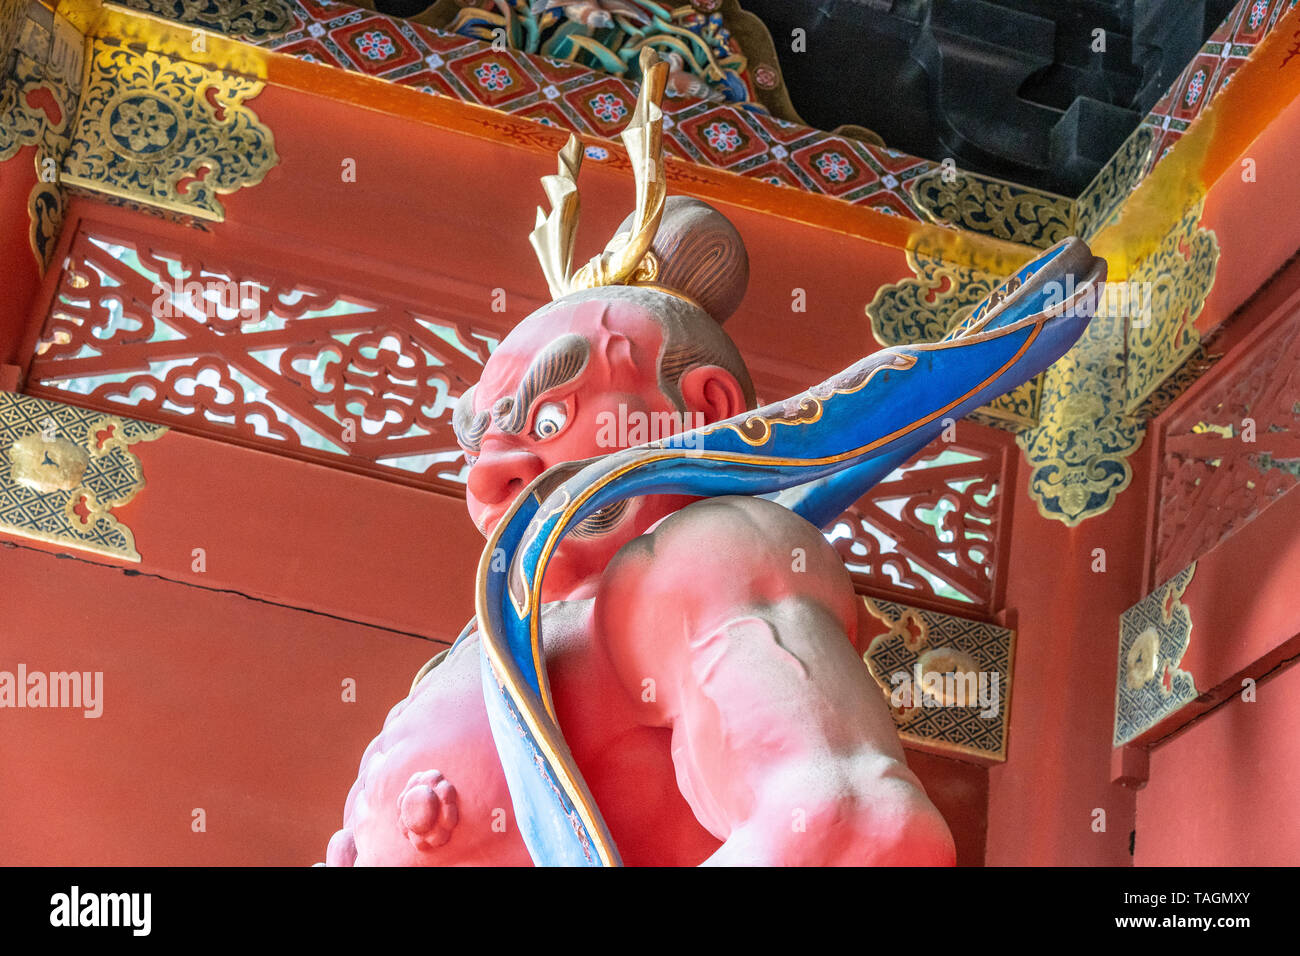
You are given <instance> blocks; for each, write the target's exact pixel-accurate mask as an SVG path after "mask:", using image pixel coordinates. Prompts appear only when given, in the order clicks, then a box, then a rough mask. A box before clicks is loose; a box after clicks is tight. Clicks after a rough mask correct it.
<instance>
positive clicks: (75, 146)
mask: <svg viewBox="0 0 1300 956" xmlns="http://www.w3.org/2000/svg"><path fill="white" fill-rule="evenodd" d="M262 87H263V84H262V83H261V82H260V81H258V80H253V79H249V78H248V77H243V76H236V75H233V74H229V73H220V72H217V71H214V70H208V69H205V68H203V67H200V66H197V65H195V64H193V63H187V62H184V61H181V60H172V59H169V58H168V57H164V56H160V55H159V54H157V53H152V52H147V51H146V52H137V51H135V50H131V49H128V48H126V47H122V46H116V45H114V44H112V43H108V42H105V41H102V40H101V41H97V42H96V43H95V46H94V49H93V51H92V54H91V65H90V82H89V85H88V86H87V89H86V92H85V95H84V97H83V101H82V109H81V113H80V115H79V116H78V120H77V127H76V130H75V131H74V133H73V140H72V145H71V147H70V148H69V150H68V155H67V158H66V159H65V161H64V173H63V178H64V180H65V181H66V182H68V183H70V184H72V185H76V186H81V187H85V188H87V189H93V190H95V191H97V192H102V193H107V194H109V195H112V196H120V197H123V198H126V199H132V200H136V201H139V202H142V203H145V204H148V205H152V206H158V207H161V208H164V209H169V210H172V211H175V212H181V213H189V214H191V215H193V216H195V217H197V218H199V219H208V220H217V221H220V220H222V219H224V218H225V210H224V208H223V207H222V205H221V203H220V202H219V201H218V199H217V197H218V195H220V194H222V193H233V192H235V191H236V190H238V189H241V188H243V187H246V186H253V185H256V184H257V183H260V182H261V181H262V179H263V178H264V177H265V176H266V174H267V172H269V171H270V169H271V168H272V167H273V166H275V164H276V163H277V162H279V157H278V156H277V155H276V152H275V141H274V137H273V136H272V134H271V131H270V130H269V129H268V128H267V127H266V126H264V125H263V124H262V123H261V121H260V120H259V119H258V117H257V114H255V113H254V112H253V111H252V110H251V109H250V108H249V107H248V106H247V105H246V104H247V101H248V100H250V99H252V98H253V97H255V96H257V94H258V93H260V92H261V90H262ZM209 92H211V93H212V96H211V102H209V95H208V94H209ZM213 103H215V104H216V106H215V107H214V106H213Z"/></svg>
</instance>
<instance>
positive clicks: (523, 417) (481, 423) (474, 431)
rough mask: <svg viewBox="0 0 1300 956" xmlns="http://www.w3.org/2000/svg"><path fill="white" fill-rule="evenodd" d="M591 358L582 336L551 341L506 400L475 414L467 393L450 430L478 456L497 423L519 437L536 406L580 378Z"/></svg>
mask: <svg viewBox="0 0 1300 956" xmlns="http://www.w3.org/2000/svg"><path fill="white" fill-rule="evenodd" d="M590 358H591V345H590V343H589V342H588V341H587V340H586V339H585V338H584V337H583V336H581V335H577V334H575V333H573V332H568V333H566V334H564V335H561V336H560V337H559V338H557V339H555V340H554V341H552V342H551V343H550V344H549V345H548V346H546V348H544V349H542V351H541V352H540V353H539V354H538V355H537V357H536V358H535V359H533V361H532V364H530V365H529V366H528V371H526V372H525V373H524V377H523V378H522V379H521V380H520V382H519V387H518V388H516V389H515V393H514V394H513V395H506V396H503V397H501V398H499V399H497V401H496V402H495V403H494V404H493V405H492V407H491V408H485V409H484V410H483V411H481V412H479V413H478V414H474V389H473V388H469V389H466V391H465V394H463V395H462V396H461V397H460V401H458V402H457V403H456V410H455V411H454V412H453V413H452V419H451V427H452V431H454V432H455V434H456V440H457V441H458V442H460V445H461V447H462V448H464V449H465V450H466V451H467V452H469V453H470V454H477V453H478V451H479V446H480V444H481V443H482V441H483V436H484V435H485V434H487V430H488V426H489V425H490V424H491V422H493V421H495V422H496V424H497V427H498V428H500V429H501V431H503V432H505V433H506V434H507V435H517V434H519V432H521V431H522V430H523V427H524V425H526V424H527V423H528V416H529V414H530V413H531V411H532V407H533V402H535V401H536V400H537V398H538V397H539V396H541V395H544V394H545V393H547V392H549V391H550V390H551V389H553V388H556V387H558V386H560V385H565V384H567V383H569V382H572V381H574V380H575V379H577V378H578V376H580V375H581V374H582V373H583V372H584V371H585V370H586V368H587V362H588V360H589V359H590Z"/></svg>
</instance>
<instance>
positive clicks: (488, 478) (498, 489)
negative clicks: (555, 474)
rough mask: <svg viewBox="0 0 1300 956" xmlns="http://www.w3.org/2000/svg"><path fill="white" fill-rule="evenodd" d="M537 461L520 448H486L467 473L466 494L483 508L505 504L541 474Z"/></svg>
mask: <svg viewBox="0 0 1300 956" xmlns="http://www.w3.org/2000/svg"><path fill="white" fill-rule="evenodd" d="M545 470H546V465H545V464H544V463H543V462H542V460H541V459H540V458H538V457H537V456H536V455H534V454H533V453H532V452H530V451H526V450H524V449H522V448H511V449H501V450H489V449H488V448H487V447H486V445H485V446H484V448H483V453H482V454H481V455H480V456H479V459H478V461H476V462H475V463H474V467H473V468H471V469H470V470H469V491H470V494H472V495H473V496H474V497H475V498H477V499H478V500H479V501H481V502H483V504H485V505H495V504H499V503H501V502H502V501H508V500H510V499H512V498H514V496H515V495H517V494H518V493H519V491H520V489H521V488H523V487H524V485H526V484H528V483H529V482H530V481H532V480H533V479H534V478H536V477H537V476H538V475H540V474H541V473H542V472H543V471H545Z"/></svg>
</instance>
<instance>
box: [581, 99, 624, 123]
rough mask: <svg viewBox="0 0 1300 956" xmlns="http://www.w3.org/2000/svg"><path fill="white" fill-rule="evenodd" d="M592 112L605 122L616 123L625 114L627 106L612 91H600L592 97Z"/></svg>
mask: <svg viewBox="0 0 1300 956" xmlns="http://www.w3.org/2000/svg"><path fill="white" fill-rule="evenodd" d="M590 106H591V109H592V112H594V113H595V114H596V116H598V117H599V118H600V119H601V120H603V121H604V122H606V123H617V122H618V121H619V120H621V119H622V118H623V117H624V116H626V115H627V107H626V106H624V105H623V101H622V100H620V99H619V98H618V97H617V96H615V95H614V94H613V93H601V94H599V95H597V96H594V97H592V99H591V103H590Z"/></svg>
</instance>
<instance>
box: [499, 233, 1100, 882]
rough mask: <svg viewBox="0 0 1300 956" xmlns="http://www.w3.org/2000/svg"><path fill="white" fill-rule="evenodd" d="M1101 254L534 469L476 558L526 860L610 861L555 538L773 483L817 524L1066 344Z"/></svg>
mask: <svg viewBox="0 0 1300 956" xmlns="http://www.w3.org/2000/svg"><path fill="white" fill-rule="evenodd" d="M1105 277H1106V263H1105V261H1104V260H1101V259H1098V258H1096V257H1094V256H1093V255H1092V254H1091V252H1090V251H1089V250H1088V247H1087V246H1086V245H1085V244H1084V243H1083V242H1081V241H1080V240H1078V239H1067V240H1065V241H1063V242H1061V243H1059V244H1058V245H1056V246H1054V247H1053V248H1052V249H1050V250H1048V251H1047V252H1046V253H1044V254H1043V255H1042V256H1040V257H1039V258H1037V259H1035V260H1034V261H1033V262H1031V263H1029V264H1028V265H1026V266H1025V267H1024V268H1023V269H1021V270H1020V271H1019V272H1018V273H1016V275H1015V276H1013V277H1012V278H1011V279H1009V280H1007V281H1006V282H1005V283H1003V284H1002V286H1001V287H999V289H997V290H995V291H994V292H993V293H992V294H991V295H990V297H989V298H988V299H986V300H985V301H984V302H983V303H981V304H980V305H979V307H977V308H976V309H975V311H974V312H973V313H972V314H971V315H970V316H969V317H968V318H967V319H965V320H964V321H963V322H962V323H961V324H960V325H959V326H958V327H957V328H955V329H953V331H952V332H950V333H949V334H948V335H947V336H946V337H945V338H944V339H943V340H942V341H940V342H935V343H932V344H923V345H912V346H902V347H896V348H888V349H884V350H882V351H879V352H875V353H873V354H871V355H869V356H867V357H866V358H864V359H862V360H861V361H859V362H856V363H855V364H853V365H851V366H850V367H849V368H847V369H845V370H844V371H843V372H841V373H839V374H838V375H835V376H833V377H832V378H830V379H828V380H827V381H825V382H823V383H822V384H820V385H817V386H815V387H813V388H810V389H808V391H806V392H804V393H802V394H800V395H796V396H795V397H793V398H790V399H787V400H786V401H784V402H779V403H777V404H774V405H768V406H766V407H764V408H760V409H757V410H755V411H750V412H745V413H743V414H741V415H737V416H736V417H735V418H731V419H728V420H726V421H722V422H717V423H715V424H712V425H707V426H704V427H702V428H698V429H696V430H694V431H691V432H685V433H683V434H680V435H674V436H673V437H672V438H670V439H666V440H663V441H659V442H653V443H650V444H648V445H639V446H637V447H635V448H627V449H623V450H621V451H617V452H614V453H612V454H609V455H605V456H603V457H600V458H595V459H590V460H588V461H582V462H568V463H565V464H563V465H558V466H556V467H554V468H551V469H550V470H548V471H547V472H546V473H544V474H543V475H541V476H540V477H538V478H537V479H536V480H535V481H533V482H532V484H530V485H529V486H528V488H526V489H525V490H524V491H523V492H522V493H521V494H520V495H519V497H518V498H517V499H516V500H515V502H514V505H513V506H512V507H511V509H510V510H509V511H508V512H507V513H506V514H505V515H504V516H503V518H502V519H501V521H500V523H499V524H498V525H497V528H496V530H495V532H494V533H493V534H492V536H491V538H489V540H488V543H487V546H486V548H485V549H484V551H483V557H482V559H481V561H480V562H479V568H478V585H477V609H476V610H477V615H478V622H479V627H480V640H481V648H482V658H481V666H482V674H483V693H484V698H485V700H486V703H487V710H488V718H489V721H490V724H491V727H492V735H493V738H494V739H495V741H496V746H497V751H498V753H499V755H500V757H501V764H502V767H503V768H504V770H505V776H506V782H507V784H508V786H509V788H510V795H511V799H512V801H513V803H514V810H515V817H516V819H517V820H518V821H519V825H520V827H521V830H522V833H523V838H524V842H525V844H526V845H527V846H528V850H529V852H530V853H531V854H532V857H533V860H534V861H535V862H536V863H538V864H539V865H576V866H617V865H619V862H620V861H619V856H618V849H617V848H616V847H615V845H614V840H613V838H612V836H611V835H610V833H609V830H608V828H607V827H606V825H605V821H604V820H603V819H602V818H601V815H600V811H599V809H598V808H597V807H596V804H595V801H594V800H593V799H592V796H591V793H590V791H589V790H588V789H587V786H586V783H585V782H584V781H583V779H582V774H581V773H580V772H579V770H578V767H577V765H576V764H575V763H574V760H573V756H572V754H571V753H570V752H569V748H568V746H567V745H566V744H565V741H564V736H563V734H562V733H561V732H560V728H559V725H558V722H557V721H556V717H555V709H554V706H553V703H552V700H551V692H550V686H549V684H548V682H547V678H546V668H545V665H544V662H543V661H544V658H543V651H542V641H541V634H540V631H539V622H540V619H541V606H540V605H541V589H542V576H543V575H544V574H545V571H546V565H547V562H548V561H549V560H550V558H551V556H552V555H553V554H554V552H555V548H556V545H557V544H558V543H559V541H560V538H561V537H562V536H563V535H564V534H565V533H566V532H567V531H568V530H570V529H571V528H572V527H573V526H574V525H575V524H577V523H578V522H579V521H581V520H583V519H584V518H586V517H588V516H589V515H591V514H592V513H593V512H595V511H597V510H598V509H600V508H605V507H608V506H610V505H612V504H615V503H616V502H619V501H622V500H624V499H626V498H631V497H634V496H639V495H651V494H679V495H696V496H702V497H711V496H718V495H772V494H774V493H782V495H781V497H780V498H779V500H781V501H782V502H783V503H785V504H787V506H789V507H790V508H792V509H793V510H794V511H796V512H797V513H798V514H800V515H802V516H803V517H805V518H807V519H808V520H809V521H810V522H812V523H813V524H815V525H817V526H818V527H822V526H823V525H825V524H826V523H828V522H829V521H831V520H832V519H834V518H835V517H836V516H837V515H838V514H839V513H840V512H841V511H843V509H844V508H846V507H848V505H850V504H852V503H853V502H854V501H856V500H857V499H858V498H859V497H861V496H862V494H863V493H865V492H866V490H867V489H868V488H870V487H871V486H872V485H873V484H875V483H876V482H878V481H880V480H881V479H882V478H884V477H885V476H886V475H887V474H889V472H891V471H892V470H893V469H894V468H896V467H898V466H899V465H900V464H902V463H903V462H904V461H906V460H907V459H908V458H910V457H911V456H912V455H914V454H915V453H916V452H917V451H919V450H920V449H921V448H923V447H924V446H925V445H927V444H929V443H930V442H931V441H932V440H934V439H935V438H936V437H938V436H939V434H940V433H941V432H942V431H943V429H944V428H945V427H946V425H947V423H948V422H949V421H950V420H956V419H959V418H961V417H962V416H963V415H965V414H967V413H968V412H970V411H973V410H974V409H976V408H978V407H979V406H981V405H983V404H985V403H986V402H988V401H990V400H991V399H994V398H996V397H998V396H999V395H1002V394H1004V393H1006V392H1008V391H1010V390H1011V389H1013V388H1015V387H1016V386H1017V385H1019V384H1021V383H1022V382H1025V381H1028V380H1029V379H1030V378H1032V377H1033V376H1035V375H1037V374H1038V373H1039V372H1041V371H1043V370H1044V369H1046V368H1047V367H1048V366H1050V365H1051V364H1052V363H1053V362H1055V361H1056V360H1057V359H1058V358H1060V357H1061V356H1062V355H1064V354H1065V353H1066V352H1067V351H1068V350H1069V349H1070V347H1071V346H1072V345H1073V344H1074V343H1075V341H1077V340H1078V338H1079V336H1080V335H1082V334H1083V331H1084V329H1085V327H1086V326H1087V324H1088V322H1089V320H1090V319H1091V318H1092V313H1093V308H1094V306H1095V304H1096V302H1097V301H1098V294H1099V293H1100V290H1101V287H1102V285H1103V283H1104V282H1105Z"/></svg>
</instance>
